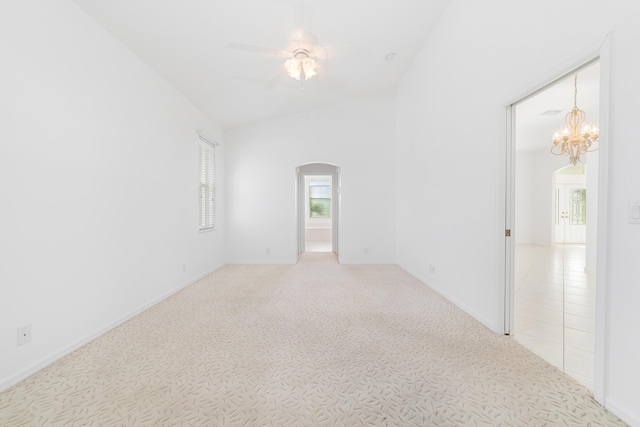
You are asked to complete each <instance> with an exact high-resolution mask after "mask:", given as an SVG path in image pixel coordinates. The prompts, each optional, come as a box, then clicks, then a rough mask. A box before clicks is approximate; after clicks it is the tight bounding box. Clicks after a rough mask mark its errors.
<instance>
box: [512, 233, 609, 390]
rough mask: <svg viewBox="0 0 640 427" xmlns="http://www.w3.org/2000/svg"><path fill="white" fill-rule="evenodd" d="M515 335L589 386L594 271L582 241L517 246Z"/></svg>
mask: <svg viewBox="0 0 640 427" xmlns="http://www.w3.org/2000/svg"><path fill="white" fill-rule="evenodd" d="M515 255H516V258H515V259H516V262H515V325H514V326H515V327H514V338H515V339H516V340H517V341H518V342H520V343H521V344H523V345H524V346H526V347H527V348H529V349H530V350H531V351H533V352H535V353H537V354H538V355H540V356H541V357H543V358H544V359H546V360H547V361H548V362H550V363H552V364H554V365H555V366H557V367H558V368H560V369H562V370H564V371H565V372H566V373H567V374H569V375H571V376H572V377H574V378H575V379H576V380H578V381H579V382H580V383H582V384H583V385H585V386H586V387H588V388H589V389H590V390H593V370H594V360H593V358H594V347H595V290H596V289H595V274H594V273H590V272H589V273H587V272H585V271H584V264H585V246H584V245H557V246H555V247H547V246H535V245H518V246H516V253H515Z"/></svg>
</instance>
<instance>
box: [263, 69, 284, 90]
mask: <svg viewBox="0 0 640 427" xmlns="http://www.w3.org/2000/svg"><path fill="white" fill-rule="evenodd" d="M284 77H285V71H284V70H282V72H280V73H278V74H276V75H274V76H273V77H272V78H271V79H270V80H269V81H268V82H267V84H266V85H264V88H265V89H267V90H273V89H275V88H276V86H278V85H279V84H280V82H281V81H282V79H283V78H284Z"/></svg>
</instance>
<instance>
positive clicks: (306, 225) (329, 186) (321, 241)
mask: <svg viewBox="0 0 640 427" xmlns="http://www.w3.org/2000/svg"><path fill="white" fill-rule="evenodd" d="M296 206H297V224H298V225H297V240H298V242H297V243H298V255H300V254H301V253H303V252H333V253H335V254H336V255H338V227H339V216H340V168H339V167H337V166H335V165H331V164H327V163H310V164H306V165H302V166H299V167H298V168H296Z"/></svg>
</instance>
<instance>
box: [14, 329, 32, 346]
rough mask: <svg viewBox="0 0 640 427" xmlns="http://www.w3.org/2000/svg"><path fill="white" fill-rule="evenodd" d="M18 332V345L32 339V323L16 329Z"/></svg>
mask: <svg viewBox="0 0 640 427" xmlns="http://www.w3.org/2000/svg"><path fill="white" fill-rule="evenodd" d="M16 334H17V338H18V346H21V345H23V344H26V343H28V342H30V341H31V325H27V326H23V327H22V328H18V329H16Z"/></svg>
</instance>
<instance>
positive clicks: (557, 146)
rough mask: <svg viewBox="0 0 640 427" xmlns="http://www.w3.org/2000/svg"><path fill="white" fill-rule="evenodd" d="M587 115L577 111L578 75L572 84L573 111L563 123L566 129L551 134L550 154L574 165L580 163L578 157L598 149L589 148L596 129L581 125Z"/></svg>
mask: <svg viewBox="0 0 640 427" xmlns="http://www.w3.org/2000/svg"><path fill="white" fill-rule="evenodd" d="M586 118H587V115H586V114H585V112H584V111H582V110H580V109H578V75H577V74H576V75H575V78H574V82H573V110H571V111H570V112H569V113H567V116H566V117H565V119H564V121H565V123H566V127H565V128H564V129H562V130H558V131H556V132H555V133H554V134H553V147H551V153H552V154H555V155H557V156H567V155H568V156H569V163H571V164H572V165H575V164H576V163H578V162H580V155H581V154H583V153H587V152H590V151H596V150H597V149H598V148H597V147H596V148H591V144H592V143H594V142H595V141H597V140H598V128H597V127H596V126H595V125H594V124H591V123H586V124H584V125H583V123H584V121H585V119H586Z"/></svg>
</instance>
